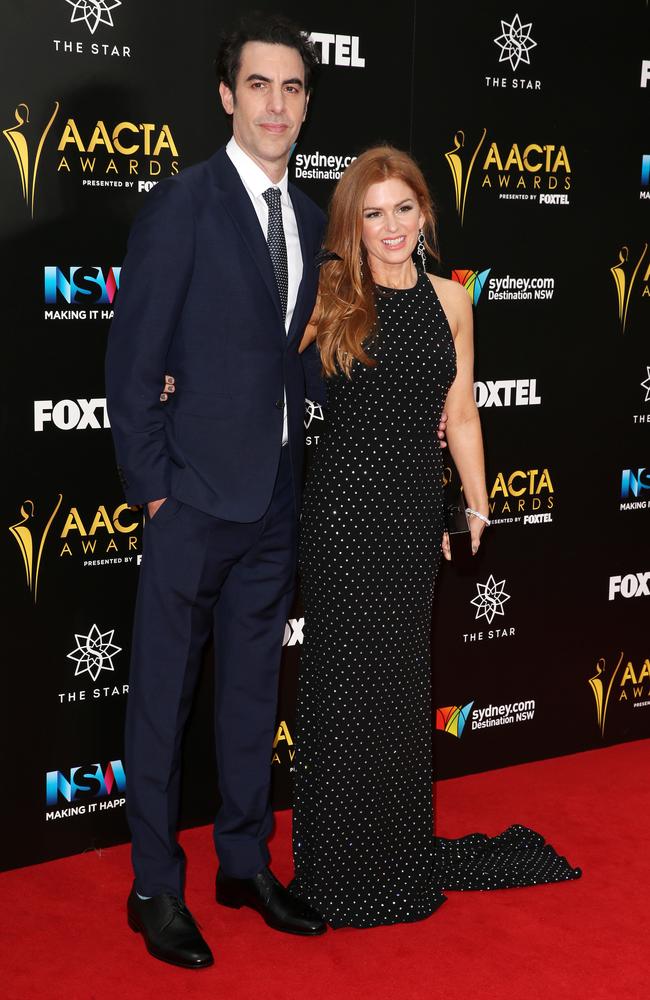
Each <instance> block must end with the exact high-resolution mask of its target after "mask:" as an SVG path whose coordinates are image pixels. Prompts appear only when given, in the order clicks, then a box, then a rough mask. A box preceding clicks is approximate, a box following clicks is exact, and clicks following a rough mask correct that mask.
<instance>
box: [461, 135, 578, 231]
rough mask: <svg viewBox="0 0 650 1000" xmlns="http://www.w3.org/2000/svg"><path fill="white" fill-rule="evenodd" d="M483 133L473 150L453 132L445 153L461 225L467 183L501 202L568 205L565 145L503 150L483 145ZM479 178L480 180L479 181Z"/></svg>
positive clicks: (516, 145) (568, 168)
mask: <svg viewBox="0 0 650 1000" xmlns="http://www.w3.org/2000/svg"><path fill="white" fill-rule="evenodd" d="M487 134H488V131H487V129H486V128H484V129H483V131H482V133H481V136H480V138H479V139H478V141H477V142H476V143H475V144H474V146H473V147H472V146H467V145H466V140H465V133H464V132H463V131H462V130H459V131H458V132H456V134H455V136H454V140H453V148H452V149H450V150H448V151H447V152H446V153H445V159H446V161H447V163H448V165H449V169H450V170H451V174H452V177H453V181H454V189H455V194H456V211H457V212H458V215H459V217H460V221H461V224H462V223H463V222H464V221H465V209H466V205H467V196H468V193H469V188H470V183H471V184H473V185H474V186H476V185H477V184H478V186H479V187H480V188H481V190H482V191H489V192H491V193H492V194H494V195H497V196H498V198H499V199H501V200H518V201H528V202H537V203H538V204H540V205H568V204H569V195H568V193H567V192H568V191H570V189H571V164H570V162H569V155H568V153H567V150H566V147H565V146H564V145H559V146H558V145H554V144H550V143H547V144H544V145H540V144H539V143H536V142H531V143H528V144H527V145H525V146H521V145H520V144H519V143H517V142H514V143H512V144H511V145H509V146H504V145H503V144H501V146H499V144H498V143H497V142H495V141H493V142H489V143H488V144H487V145H486V138H487ZM479 178H480V180H479Z"/></svg>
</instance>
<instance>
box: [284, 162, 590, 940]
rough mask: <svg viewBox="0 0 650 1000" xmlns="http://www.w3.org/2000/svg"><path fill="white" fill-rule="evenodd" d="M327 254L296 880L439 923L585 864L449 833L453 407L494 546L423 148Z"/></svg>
mask: <svg viewBox="0 0 650 1000" xmlns="http://www.w3.org/2000/svg"><path fill="white" fill-rule="evenodd" d="M326 247H327V251H328V252H327V254H325V255H324V256H325V259H324V262H323V264H322V266H321V279H320V290H319V300H318V303H317V306H316V310H315V313H314V317H313V318H312V322H311V324H310V326H309V327H308V328H307V331H306V334H305V337H304V340H303V343H302V345H301V348H302V349H304V348H305V347H306V346H307V345H308V344H309V343H310V342H311V341H312V340H313V339H314V338H315V339H316V341H317V344H318V347H319V349H320V354H321V359H322V363H323V371H324V374H325V376H326V377H327V390H328V403H329V405H328V416H327V421H326V427H325V430H324V431H323V433H322V434H321V441H320V443H319V446H318V449H317V451H316V454H315V457H314V460H313V463H312V466H311V470H310V474H309V476H308V480H307V484H306V490H305V498H304V505H303V508H302V516H301V550H300V568H301V576H302V589H303V597H304V602H305V621H306V629H305V640H304V645H303V651H302V661H301V670H300V680H299V696H298V720H297V732H298V738H297V757H296V762H297V766H296V791H295V808H294V856H295V866H296V873H295V880H294V882H293V883H292V886H291V888H292V891H293V892H294V893H296V894H297V895H299V896H300V897H301V898H303V899H305V900H306V901H308V902H309V903H310V904H311V905H312V906H313V907H315V908H316V909H317V910H318V911H319V912H320V913H321V914H322V915H323V917H324V918H325V920H327V922H328V923H330V924H331V925H332V926H335V927H337V926H355V927H371V926H375V925H377V924H388V923H396V922H399V921H410V920H418V919H421V918H423V917H426V916H428V915H429V914H431V913H432V912H433V911H434V910H435V909H436V908H437V907H438V906H439V905H440V903H441V902H443V901H444V896H443V895H442V892H441V890H442V889H454V888H494V887H496V885H526V884H531V883H533V882H545V881H557V880H560V879H570V878H576V877H578V875H579V874H580V873H579V871H578V870H575V869H572V868H570V867H569V866H568V864H567V863H566V861H565V860H564V859H563V858H559V857H558V856H557V855H556V854H555V852H554V851H553V850H552V849H551V848H550V847H548V846H544V845H543V840H542V838H541V837H539V836H538V835H537V834H535V833H533V832H532V831H527V830H525V829H524V828H523V827H515V828H511V829H510V830H509V831H506V833H505V834H502V835H501V837H498V838H493V839H492V840H489V839H488V838H485V837H482V836H481V835H474V836H472V837H467V838H463V839H462V840H461V841H441V840H434V837H433V815H432V812H433V809H432V768H431V755H432V705H431V685H430V671H431V665H430V654H429V647H430V624H431V609H432V601H433V588H434V580H435V576H436V573H437V570H438V565H439V560H440V552H441V549H442V552H443V553H444V555H445V557H446V558H447V559H449V558H450V551H449V541H448V538H447V536H446V535H445V534H444V520H443V487H442V482H443V461H442V454H441V450H440V446H439V442H438V438H437V435H436V427H437V425H438V420H439V417H440V414H441V412H442V410H443V406H444V407H445V409H446V410H447V413H448V418H449V420H448V426H447V439H448V443H449V449H450V451H451V455H452V457H453V459H454V462H455V464H456V467H457V469H458V472H459V474H460V477H461V480H462V483H463V488H464V496H465V500H466V501H467V506H468V511H469V518H470V531H471V538H472V548H473V551H474V552H476V550H477V549H478V546H479V545H480V540H481V534H482V532H483V530H484V529H485V527H486V525H487V524H488V523H489V521H488V500H487V491H486V486H485V475H484V463H483V448H482V441H481V429H480V423H479V417H478V411H477V409H476V405H475V402H474V394H473V370H472V369H473V346H472V309H471V304H470V302H469V298H468V296H467V294H466V292H465V290H464V289H463V288H462V286H461V285H459V284H457V283H454V282H452V281H447V280H445V279H443V278H439V277H434V276H433V275H428V274H427V273H426V271H425V268H424V263H425V248H426V250H428V252H429V253H430V254H432V255H433V256H436V257H437V250H436V233H435V220H434V216H433V211H432V206H431V199H430V196H429V193H428V191H427V187H426V183H425V181H424V178H423V176H422V174H421V172H420V170H419V169H418V167H417V166H416V164H415V163H414V162H413V161H412V160H411V159H410V157H408V156H407V155H406V154H405V153H401V152H399V151H397V150H395V149H393V148H391V147H378V148H375V149H370V150H368V151H367V152H365V153H363V154H362V155H361V156H359V158H358V159H357V160H355V161H354V162H353V163H352V165H351V166H350V167H348V169H347V170H346V171H345V173H344V174H343V177H342V178H341V180H340V181H339V183H338V185H337V188H336V190H335V192H334V196H333V199H332V203H331V208H330V217H329V226H328V232H327V239H326ZM416 248H417V251H418V253H419V254H420V258H421V265H420V266H419V267H418V268H416V266H415V264H414V263H413V252H414V250H415V249H416ZM405 622H408V627H405Z"/></svg>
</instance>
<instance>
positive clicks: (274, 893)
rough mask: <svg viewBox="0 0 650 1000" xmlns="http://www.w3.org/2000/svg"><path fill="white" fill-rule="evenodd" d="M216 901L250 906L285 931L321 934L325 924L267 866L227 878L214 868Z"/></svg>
mask: <svg viewBox="0 0 650 1000" xmlns="http://www.w3.org/2000/svg"><path fill="white" fill-rule="evenodd" d="M217 903H221V905H222V906H231V907H233V909H235V910H238V909H239V908H240V907H242V906H250V907H251V909H253V910H257V912H258V913H259V914H260V915H261V916H262V917H263V918H264V920H265V921H266V923H267V924H268V925H269V927H273V928H274V929H275V930H276V931H285V932H286V933H287V934H309V935H314V934H324V933H325V931H326V930H327V924H326V923H325V921H324V920H323V919H322V917H321V916H320V915H319V914H318V913H316V910H313V909H312V908H311V906H308V905H307V904H306V903H303V902H302V901H301V900H300V899H296V898H295V896H292V895H291V893H290V892H289V890H288V889H285V887H284V886H283V885H282V884H281V883H280V882H278V880H277V878H276V877H275V875H274V874H273V872H272V871H270V870H269V869H268V868H264V869H263V870H262V871H261V872H260V873H259V874H258V875H254V876H253V878H230V877H229V876H228V875H224V873H223V872H222V871H221V869H219V871H218V872H217Z"/></svg>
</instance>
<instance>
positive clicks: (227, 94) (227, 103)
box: [219, 80, 235, 115]
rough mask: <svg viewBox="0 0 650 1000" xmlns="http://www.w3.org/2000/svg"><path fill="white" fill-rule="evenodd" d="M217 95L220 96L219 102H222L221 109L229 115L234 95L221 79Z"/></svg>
mask: <svg viewBox="0 0 650 1000" xmlns="http://www.w3.org/2000/svg"><path fill="white" fill-rule="evenodd" d="M219 97H220V98H221V103H222V104H223V110H224V111H225V112H226V114H227V115H231V114H232V113H233V109H234V107H235V95H234V94H233V92H232V90H231V89H230V87H229V86H228V85H227V84H225V83H224V82H223V80H222V81H221V83H220V84H219Z"/></svg>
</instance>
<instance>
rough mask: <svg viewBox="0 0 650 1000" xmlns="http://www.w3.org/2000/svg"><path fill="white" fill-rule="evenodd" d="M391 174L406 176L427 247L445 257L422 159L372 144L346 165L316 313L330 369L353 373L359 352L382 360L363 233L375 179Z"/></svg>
mask: <svg viewBox="0 0 650 1000" xmlns="http://www.w3.org/2000/svg"><path fill="white" fill-rule="evenodd" d="M391 178H398V179H399V180H402V181H404V183H405V184H407V185H408V186H409V187H410V188H411V190H412V191H413V193H414V194H415V196H416V198H417V202H418V205H419V208H420V211H421V212H422V214H423V215H424V225H423V227H422V229H423V233H424V239H425V246H426V249H427V251H428V252H429V254H431V256H432V257H434V258H435V259H436V260H439V259H440V257H439V253H438V238H437V226H436V218H435V214H434V210H433V204H432V201H431V195H430V194H429V189H428V187H427V183H426V181H425V179H424V176H423V174H422V171H421V170H420V168H419V167H418V165H417V163H415V161H414V160H413V159H412V158H411V157H410V156H409V155H408V153H403V152H402V151H401V150H399V149H395V148H394V147H393V146H374V147H373V148H372V149H367V150H366V151H365V153H362V154H361V155H360V156H359V157H358V158H357V159H356V160H354V161H353V162H352V163H351V164H350V166H349V167H348V168H347V169H346V170H345V172H344V173H343V175H342V177H341V179H340V180H339V182H338V184H337V185H336V188H335V189H334V194H333V195H332V200H331V202H330V210H329V222H328V226H327V234H326V237H325V248H326V250H327V251H328V252H329V253H331V254H332V255H336V256H333V258H332V259H327V260H326V261H325V262H324V263H323V264H322V265H321V269H320V280H319V305H318V310H317V315H316V316H315V317H314V319H313V322H314V325H315V326H316V342H317V344H318V348H319V351H320V356H321V361H322V365H323V372H324V374H325V375H334V374H336V373H337V372H339V371H341V372H343V373H344V374H346V375H348V376H349V375H350V370H351V367H352V361H353V360H354V359H355V358H356V359H357V360H358V361H361V362H362V363H363V364H364V365H368V366H369V367H371V366H373V365H375V364H376V362H375V361H374V360H373V359H372V358H370V357H368V355H367V353H366V351H365V348H364V344H365V343H366V341H367V340H368V337H369V336H370V334H371V332H372V330H373V327H374V325H375V323H376V320H377V310H376V307H375V288H374V284H373V279H372V274H371V273H370V267H369V265H368V259H367V255H366V250H365V247H364V245H363V242H362V239H361V233H362V229H363V204H364V200H365V197H366V192H367V191H368V188H369V187H371V185H373V184H377V183H381V182H382V181H385V180H389V179H391ZM337 258H338V259H337Z"/></svg>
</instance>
